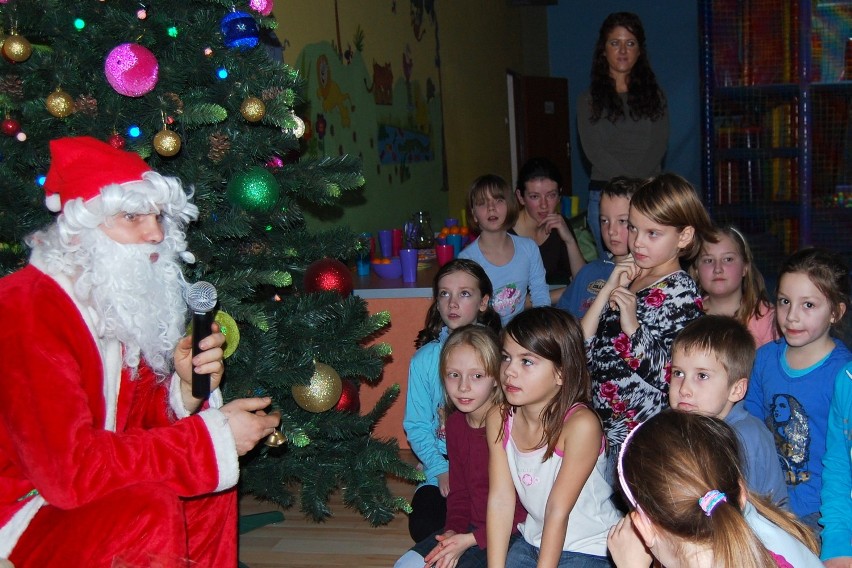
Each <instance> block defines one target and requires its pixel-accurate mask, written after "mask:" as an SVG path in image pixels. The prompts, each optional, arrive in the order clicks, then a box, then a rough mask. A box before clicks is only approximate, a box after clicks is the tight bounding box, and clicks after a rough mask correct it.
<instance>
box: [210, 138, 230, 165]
mask: <svg viewBox="0 0 852 568" xmlns="http://www.w3.org/2000/svg"><path fill="white" fill-rule="evenodd" d="M209 140H210V151H209V152H207V157H208V158H210V160H211V161H212V162H217V163H218V162H221V161H222V159H223V158H224V157H225V154H227V153H228V150H230V149H231V139H230V138H228V135H227V134H224V133H222V132H214V133H213V134H211V135H210V139H209Z"/></svg>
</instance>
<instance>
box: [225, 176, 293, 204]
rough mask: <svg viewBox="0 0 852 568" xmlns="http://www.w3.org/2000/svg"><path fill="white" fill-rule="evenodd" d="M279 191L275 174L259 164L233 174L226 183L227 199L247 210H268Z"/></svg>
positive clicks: (276, 198)
mask: <svg viewBox="0 0 852 568" xmlns="http://www.w3.org/2000/svg"><path fill="white" fill-rule="evenodd" d="M280 192H281V189H280V188H279V187H278V182H277V181H276V180H275V176H273V175H272V174H271V173H269V172H268V171H266V170H265V169H263V168H261V167H260V166H254V167H251V168H249V169H248V171H245V172H243V173H240V174H237V175H235V176H234V177H233V178H232V179H231V181H230V182H229V183H228V199H229V200H230V201H231V203H233V204H234V205H238V206H240V207H242V208H243V209H245V210H247V211H269V209H271V208H272V206H273V205H275V203H276V202H277V201H278V195H279V193H280Z"/></svg>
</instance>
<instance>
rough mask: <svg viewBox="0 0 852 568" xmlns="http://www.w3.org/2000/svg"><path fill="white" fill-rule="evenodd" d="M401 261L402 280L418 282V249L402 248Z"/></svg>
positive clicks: (400, 252)
mask: <svg viewBox="0 0 852 568" xmlns="http://www.w3.org/2000/svg"><path fill="white" fill-rule="evenodd" d="M399 262H400V264H401V265H402V281H403V282H417V249H400V251H399Z"/></svg>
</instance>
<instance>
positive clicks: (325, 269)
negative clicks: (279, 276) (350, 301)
mask: <svg viewBox="0 0 852 568" xmlns="http://www.w3.org/2000/svg"><path fill="white" fill-rule="evenodd" d="M303 284H304V289H305V291H306V292H308V293H313V292H337V293H338V294H340V295H341V296H342V297H344V298H345V297H347V296H349V295H350V294H351V293H352V271H350V270H349V267H348V266H346V265H345V264H343V263H342V262H340V261H339V260H336V259H334V258H322V259H320V260H317V261H316V262H313V263H311V265H310V266H308V269H307V270H305V279H304V282H303Z"/></svg>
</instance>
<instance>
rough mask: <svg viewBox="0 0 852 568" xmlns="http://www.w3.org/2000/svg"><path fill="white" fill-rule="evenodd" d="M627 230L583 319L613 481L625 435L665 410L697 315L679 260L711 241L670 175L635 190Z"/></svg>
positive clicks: (697, 208)
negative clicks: (680, 338) (677, 348)
mask: <svg viewBox="0 0 852 568" xmlns="http://www.w3.org/2000/svg"><path fill="white" fill-rule="evenodd" d="M628 230H629V233H628V247H629V250H630V256H628V257H627V259H625V260H623V261H621V262H619V263H618V264H617V265H616V267H615V270H613V272H612V274H611V275H610V277H609V280H607V283H606V285H605V286H604V287H603V289H602V290H601V291H600V293H599V294H598V297H597V298H596V299H595V301H594V302H593V303H592V305H591V307H590V308H589V311H588V312H586V314H585V316H584V317H583V320H582V326H583V334H584V336H585V340H586V350H587V351H586V353H587V358H588V363H589V370H590V372H591V375H592V404H593V405H594V407H595V410H596V411H597V412H598V414H599V415H600V417H601V420H602V421H603V424H604V430H605V432H606V436H607V440H608V442H609V447H608V449H607V453H608V455H609V456H610V460H609V462H610V467H609V468H608V477H609V479H610V480H612V479H613V476H612V473H613V468H612V465H611V464H612V463H613V460H612V458H613V457H614V456H615V455H617V454H618V450H619V448H620V447H621V444H622V443H623V442H624V439H625V437H626V436H627V434H628V432H630V430H632V429H633V428H635V427H636V426H637V425H638V424H640V423H641V422H643V421H644V420H647V419H648V418H650V417H651V416H653V415H655V414H657V413H658V412H659V411H660V410H662V409H663V408H666V407H667V406H668V390H669V376H670V373H671V345H672V341H673V340H674V338H675V336H676V335H677V334H678V332H679V331H680V330H681V329H683V327H684V326H685V325H686V324H688V323H689V322H690V321H692V320H694V319H696V318H697V317H699V316H700V315H701V313H702V310H701V294H700V293H699V291H698V287H697V286H696V284H695V282H694V281H693V280H692V278H690V276H689V275H688V274H687V273H686V272H684V271H683V270H681V266H680V261H681V259H684V260H685V261H688V260H690V259H692V258H694V257H695V256H696V255H697V254H698V251H699V250H700V249H701V244H702V242H703V241H705V240H709V241H710V242H715V241H716V237H715V236H714V234H713V232H712V224H711V221H710V217H709V216H708V215H707V212H706V211H705V210H704V207H703V206H702V204H701V201H700V200H699V198H698V194H697V193H696V191H695V189H694V188H693V187H692V186H691V185H690V184H689V182H687V181H686V180H685V179H683V178H682V177H680V176H678V175H675V174H671V173H666V174H661V175H659V176H656V177H654V178H651V179H650V180H648V181H646V182H645V184H644V185H643V186H642V187H641V188H639V189H638V190H637V191H636V193H635V194H634V195H633V199H632V200H631V202H630V215H629V217H628Z"/></svg>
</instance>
